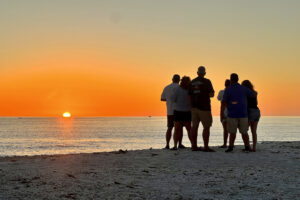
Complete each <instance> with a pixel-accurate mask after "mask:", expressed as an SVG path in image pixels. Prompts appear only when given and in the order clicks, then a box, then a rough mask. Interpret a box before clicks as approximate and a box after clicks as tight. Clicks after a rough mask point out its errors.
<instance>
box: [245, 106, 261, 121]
mask: <svg viewBox="0 0 300 200" xmlns="http://www.w3.org/2000/svg"><path fill="white" fill-rule="evenodd" d="M259 119H260V110H259V109H256V108H249V109H248V121H249V122H258V121H259Z"/></svg>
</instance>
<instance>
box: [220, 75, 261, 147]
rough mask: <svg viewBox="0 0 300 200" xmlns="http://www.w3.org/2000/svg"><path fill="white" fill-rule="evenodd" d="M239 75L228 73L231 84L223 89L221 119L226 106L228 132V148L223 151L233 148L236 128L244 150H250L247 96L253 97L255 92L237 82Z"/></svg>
mask: <svg viewBox="0 0 300 200" xmlns="http://www.w3.org/2000/svg"><path fill="white" fill-rule="evenodd" d="M238 81H239V77H238V75H237V74H235V73H233V74H231V75H230V82H231V85H230V86H229V87H228V88H227V89H226V90H225V92H224V95H223V99H222V105H221V113H220V115H221V120H223V119H224V110H225V108H226V107H227V130H228V133H229V134H230V137H229V148H228V149H227V150H226V151H225V152H231V151H232V150H233V146H234V141H235V138H236V133H237V129H239V132H240V133H241V134H242V138H243V141H244V145H245V151H250V150H251V149H250V143H249V136H248V112H247V97H255V96H256V93H255V92H253V91H252V90H250V89H248V88H246V87H244V86H242V85H240V84H239V83H238Z"/></svg>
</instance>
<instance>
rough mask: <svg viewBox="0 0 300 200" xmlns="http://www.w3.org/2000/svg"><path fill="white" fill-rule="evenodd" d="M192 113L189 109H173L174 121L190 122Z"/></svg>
mask: <svg viewBox="0 0 300 200" xmlns="http://www.w3.org/2000/svg"><path fill="white" fill-rule="evenodd" d="M191 121H192V114H191V112H190V111H177V110H174V122H191Z"/></svg>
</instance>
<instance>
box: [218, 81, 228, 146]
mask: <svg viewBox="0 0 300 200" xmlns="http://www.w3.org/2000/svg"><path fill="white" fill-rule="evenodd" d="M229 86H230V80H229V79H226V80H225V89H224V90H220V91H219V94H218V96H217V99H218V100H219V101H220V102H222V99H223V95H224V92H225V90H226V88H228V87H229ZM220 110H221V108H220ZM226 117H227V109H226V108H225V110H224V119H223V120H221V123H222V126H223V145H222V146H220V148H226V147H227V139H228V131H227V122H226Z"/></svg>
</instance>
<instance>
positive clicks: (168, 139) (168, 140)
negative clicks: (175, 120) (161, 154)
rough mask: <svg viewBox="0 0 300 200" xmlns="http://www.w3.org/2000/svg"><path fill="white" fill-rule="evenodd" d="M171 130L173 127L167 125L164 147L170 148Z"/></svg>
mask: <svg viewBox="0 0 300 200" xmlns="http://www.w3.org/2000/svg"><path fill="white" fill-rule="evenodd" d="M172 130H173V127H168V129H167V132H166V149H168V148H170V140H171V137H172Z"/></svg>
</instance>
